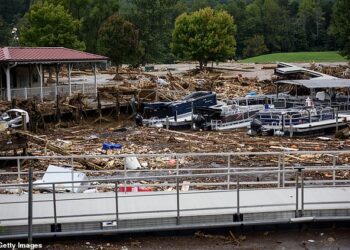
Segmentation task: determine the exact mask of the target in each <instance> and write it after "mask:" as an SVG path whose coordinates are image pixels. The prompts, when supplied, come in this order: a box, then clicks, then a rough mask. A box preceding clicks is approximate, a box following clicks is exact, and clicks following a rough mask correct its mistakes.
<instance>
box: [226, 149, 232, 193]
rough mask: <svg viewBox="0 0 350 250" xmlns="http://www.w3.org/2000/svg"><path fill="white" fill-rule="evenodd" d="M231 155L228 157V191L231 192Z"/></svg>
mask: <svg viewBox="0 0 350 250" xmlns="http://www.w3.org/2000/svg"><path fill="white" fill-rule="evenodd" d="M230 173H231V155H228V156H227V190H230V181H231V175H230Z"/></svg>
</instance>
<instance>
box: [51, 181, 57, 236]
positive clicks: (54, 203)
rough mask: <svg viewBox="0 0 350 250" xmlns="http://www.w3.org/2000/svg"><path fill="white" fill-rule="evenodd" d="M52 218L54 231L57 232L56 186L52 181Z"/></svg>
mask: <svg viewBox="0 0 350 250" xmlns="http://www.w3.org/2000/svg"><path fill="white" fill-rule="evenodd" d="M52 201H53V219H54V224H55V229H54V232H57V208H56V186H55V183H52Z"/></svg>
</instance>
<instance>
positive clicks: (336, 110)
mask: <svg viewBox="0 0 350 250" xmlns="http://www.w3.org/2000/svg"><path fill="white" fill-rule="evenodd" d="M334 109H335V132H338V117H339V116H338V108H334Z"/></svg>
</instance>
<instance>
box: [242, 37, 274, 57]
mask: <svg viewBox="0 0 350 250" xmlns="http://www.w3.org/2000/svg"><path fill="white" fill-rule="evenodd" d="M267 51H268V49H267V47H266V45H265V41H264V36H262V35H255V36H253V37H251V38H249V39H248V40H246V43H245V48H244V50H243V56H244V57H252V56H258V55H262V54H264V53H266V52H267Z"/></svg>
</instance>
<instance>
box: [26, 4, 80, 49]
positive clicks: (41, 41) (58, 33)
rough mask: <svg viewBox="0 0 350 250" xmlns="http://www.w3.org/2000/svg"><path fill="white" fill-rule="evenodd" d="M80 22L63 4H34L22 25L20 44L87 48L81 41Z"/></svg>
mask: <svg viewBox="0 0 350 250" xmlns="http://www.w3.org/2000/svg"><path fill="white" fill-rule="evenodd" d="M78 28H79V22H78V21H77V20H74V19H73V17H72V16H71V15H70V14H69V13H68V12H67V10H66V9H65V8H64V7H63V6H61V5H56V6H55V5H53V4H51V3H46V2H45V3H44V4H42V5H39V4H36V5H33V6H32V7H31V9H30V11H29V12H28V13H27V14H26V15H25V16H24V21H23V25H22V26H21V27H20V44H21V45H25V46H52V47H55V46H62V47H67V48H74V49H80V50H84V49H85V44H84V42H82V41H79V39H78V37H77V31H78Z"/></svg>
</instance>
